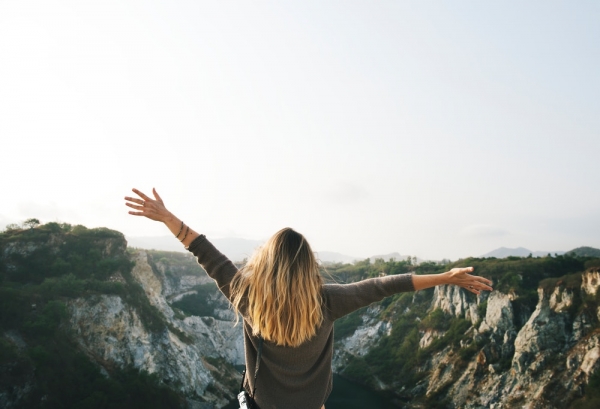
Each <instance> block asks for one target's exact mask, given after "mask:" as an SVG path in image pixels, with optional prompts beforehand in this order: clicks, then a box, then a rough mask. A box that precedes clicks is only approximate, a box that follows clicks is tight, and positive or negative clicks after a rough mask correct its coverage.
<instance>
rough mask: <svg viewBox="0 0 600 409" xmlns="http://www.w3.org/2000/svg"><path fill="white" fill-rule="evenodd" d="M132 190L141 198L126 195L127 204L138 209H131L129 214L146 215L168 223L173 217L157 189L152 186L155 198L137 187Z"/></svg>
mask: <svg viewBox="0 0 600 409" xmlns="http://www.w3.org/2000/svg"><path fill="white" fill-rule="evenodd" d="M132 191H133V192H134V193H135V194H136V195H138V196H139V197H140V198H141V199H138V198H136V197H129V196H125V200H127V202H126V203H125V205H127V206H129V207H131V208H132V209H135V210H136V211H131V210H130V211H129V214H131V215H134V216H144V217H147V218H148V219H151V220H155V221H157V222H163V223H166V222H167V221H168V220H169V219H170V218H172V217H173V215H172V214H171V212H169V211H168V210H167V208H166V207H165V203H164V202H163V200H162V199H161V197H160V196H159V195H158V192H157V191H156V189H154V188H152V194H153V195H154V199H152V198H150V197H148V196H146V195H145V194H144V193H142V192H140V191H139V190H137V189H135V188H134V189H132Z"/></svg>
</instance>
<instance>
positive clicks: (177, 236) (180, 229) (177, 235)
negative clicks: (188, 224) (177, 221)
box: [175, 220, 183, 238]
mask: <svg viewBox="0 0 600 409" xmlns="http://www.w3.org/2000/svg"><path fill="white" fill-rule="evenodd" d="M182 231H183V220H182V221H181V227H180V228H179V233H177V234H176V235H175V237H176V238H179V235H180V234H181V232H182Z"/></svg>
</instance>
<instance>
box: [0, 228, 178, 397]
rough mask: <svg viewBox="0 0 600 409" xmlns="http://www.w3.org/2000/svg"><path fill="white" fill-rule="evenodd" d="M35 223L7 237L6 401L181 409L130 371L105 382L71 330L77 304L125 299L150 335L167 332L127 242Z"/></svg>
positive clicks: (168, 393) (1, 278)
mask: <svg viewBox="0 0 600 409" xmlns="http://www.w3.org/2000/svg"><path fill="white" fill-rule="evenodd" d="M30 221H32V222H31V223H30V224H26V225H25V226H24V228H20V227H19V226H14V225H13V226H9V228H8V229H7V230H6V231H4V232H3V233H0V393H5V394H7V396H8V398H9V399H10V400H11V401H15V400H17V399H16V397H17V396H21V397H22V398H21V399H19V400H18V402H19V404H18V407H19V408H45V407H46V408H78V409H84V408H85V409H87V408H90V409H91V408H164V407H172V408H177V407H182V406H183V401H182V399H181V397H180V396H178V395H177V394H176V393H174V392H173V391H172V390H170V389H169V388H167V387H166V386H164V385H161V383H160V382H159V380H158V379H157V378H156V376H154V375H149V374H147V373H140V372H138V371H136V370H134V369H131V368H125V369H119V368H104V369H108V370H109V372H110V373H109V376H106V374H103V373H102V372H101V369H100V368H99V367H98V366H97V364H95V363H93V362H92V361H91V360H90V359H89V358H88V357H87V356H85V355H83V354H82V353H80V352H78V350H77V348H76V347H75V344H74V341H73V337H72V335H71V334H70V332H69V330H68V329H67V325H65V320H66V319H67V316H68V313H67V303H68V301H69V299H70V298H75V297H94V296H99V295H101V294H118V295H120V296H121V297H122V298H123V299H124V300H125V301H126V302H127V303H129V304H130V305H133V306H135V308H136V309H137V310H138V312H139V313H140V315H141V316H142V320H143V323H144V325H145V326H146V327H147V329H148V330H150V331H162V330H164V329H165V326H166V325H167V324H166V322H165V320H164V317H162V315H161V314H160V313H158V311H157V310H156V309H155V308H154V307H153V306H151V305H150V304H149V302H148V300H147V298H146V297H145V294H144V293H143V290H142V288H141V287H140V286H139V285H138V284H137V283H136V282H135V280H133V278H132V276H131V269H132V267H133V263H132V262H131V261H130V259H129V257H128V255H127V252H126V241H125V239H124V237H123V235H122V234H121V233H119V232H116V231H112V230H109V229H104V228H100V229H87V228H85V227H84V226H71V225H69V224H58V223H48V224H46V225H42V226H39V222H37V223H35V219H30ZM27 388H30V389H29V391H28V392H27V393H24V391H25V390H26V389H27Z"/></svg>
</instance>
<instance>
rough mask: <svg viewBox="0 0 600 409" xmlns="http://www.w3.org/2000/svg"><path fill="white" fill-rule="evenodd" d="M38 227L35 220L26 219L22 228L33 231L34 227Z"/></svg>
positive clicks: (38, 223) (38, 222)
mask: <svg viewBox="0 0 600 409" xmlns="http://www.w3.org/2000/svg"><path fill="white" fill-rule="evenodd" d="M39 225H40V221H39V220H38V219H36V218H33V217H32V218H31V219H27V220H25V221H24V222H23V226H26V227H29V228H30V229H33V228H34V227H36V226H39Z"/></svg>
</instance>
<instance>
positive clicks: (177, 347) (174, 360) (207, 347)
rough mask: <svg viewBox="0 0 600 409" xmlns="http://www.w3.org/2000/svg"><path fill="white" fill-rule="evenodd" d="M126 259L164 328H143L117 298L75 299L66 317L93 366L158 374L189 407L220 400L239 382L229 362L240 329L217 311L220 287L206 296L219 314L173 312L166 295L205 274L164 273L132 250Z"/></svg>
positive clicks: (237, 352) (234, 361) (187, 288)
mask: <svg viewBox="0 0 600 409" xmlns="http://www.w3.org/2000/svg"><path fill="white" fill-rule="evenodd" d="M131 257H132V259H133V260H134V261H135V266H134V268H133V270H132V276H133V277H134V279H135V280H136V281H137V282H138V283H139V285H141V287H142V288H143V290H144V293H145V295H146V297H147V298H148V300H149V301H150V304H151V305H153V306H154V307H156V308H157V309H158V311H159V312H160V314H162V315H163V316H164V317H165V319H166V321H167V323H168V327H167V329H165V330H164V331H162V332H159V333H156V332H152V331H148V330H147V329H146V327H145V326H144V323H143V322H142V319H141V318H140V315H139V312H138V311H137V310H136V308H135V307H133V306H132V305H129V304H128V303H127V302H126V301H125V300H123V299H122V298H121V297H120V296H117V295H101V296H95V297H86V298H77V299H75V300H72V301H71V302H70V303H69V312H70V321H69V322H70V325H71V327H72V329H73V330H74V332H75V334H76V340H77V343H78V345H79V346H80V348H81V349H82V350H83V351H85V352H86V353H87V354H88V355H89V356H90V357H92V358H93V359H94V360H95V361H96V362H98V363H100V364H101V365H104V366H108V367H110V366H113V365H116V366H119V367H126V366H133V367H135V368H138V369H141V370H145V371H147V372H149V373H155V374H158V375H159V377H160V379H162V380H163V381H164V382H165V383H166V384H168V385H171V386H173V387H174V388H176V389H177V390H178V391H180V392H182V393H183V394H184V395H185V396H187V397H188V399H189V400H190V402H196V403H195V404H196V405H199V404H200V402H210V404H207V403H204V405H205V406H206V407H213V406H212V404H214V407H222V406H224V405H225V404H227V403H228V401H229V400H230V399H231V398H233V393H234V392H235V387H233V385H235V383H236V382H238V381H239V379H237V378H238V377H239V375H238V374H237V372H236V371H233V370H232V365H239V364H243V363H244V353H243V338H242V331H241V327H240V326H239V325H238V326H236V327H234V326H233V322H232V319H233V318H234V317H233V314H232V312H231V311H225V310H223V308H222V306H223V304H225V305H226V300H224V297H223V296H222V295H221V294H220V293H215V294H214V295H213V300H212V301H213V302H216V301H219V302H216V305H217V308H216V309H217V312H216V314H217V315H220V316H221V317H223V319H217V318H214V317H198V316H188V317H180V318H181V319H179V318H176V314H175V312H174V310H173V308H172V307H171V305H170V304H169V302H168V301H167V299H170V300H177V299H178V296H185V295H186V294H190V293H193V287H194V286H195V285H198V284H202V283H206V282H207V281H208V280H210V278H208V277H207V276H206V274H203V275H182V276H180V277H179V279H174V278H173V277H172V276H171V277H169V278H167V276H166V275H165V272H166V271H167V270H168V267H169V266H168V265H165V263H163V264H162V265H161V267H160V268H153V267H152V265H151V263H150V262H149V255H148V252H146V251H143V250H137V251H136V252H135V253H133V254H132V255H131ZM113 279H114V280H120V279H122V278H121V277H114V278H113ZM207 358H209V359H208V360H207ZM210 358H212V359H210ZM226 364H229V365H226ZM198 407H199V406H198Z"/></svg>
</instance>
